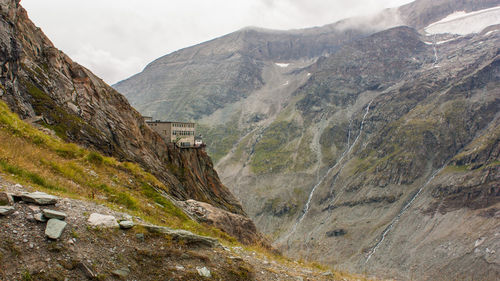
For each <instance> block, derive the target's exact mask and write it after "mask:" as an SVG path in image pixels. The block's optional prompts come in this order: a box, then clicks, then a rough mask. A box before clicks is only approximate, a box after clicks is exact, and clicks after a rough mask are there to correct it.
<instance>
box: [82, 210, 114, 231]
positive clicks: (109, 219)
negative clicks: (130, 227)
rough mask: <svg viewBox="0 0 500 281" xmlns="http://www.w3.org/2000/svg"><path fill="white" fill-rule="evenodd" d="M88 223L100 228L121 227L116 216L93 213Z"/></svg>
mask: <svg viewBox="0 0 500 281" xmlns="http://www.w3.org/2000/svg"><path fill="white" fill-rule="evenodd" d="M87 222H88V223H89V224H90V225H91V226H99V227H105V228H108V227H119V225H118V223H117V222H116V218H115V217H114V216H110V215H103V214H98V213H92V214H90V217H89V219H88V220H87Z"/></svg>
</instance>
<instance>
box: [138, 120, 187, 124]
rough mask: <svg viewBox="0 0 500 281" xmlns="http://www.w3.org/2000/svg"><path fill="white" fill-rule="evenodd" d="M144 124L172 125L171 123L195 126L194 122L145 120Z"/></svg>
mask: <svg viewBox="0 0 500 281" xmlns="http://www.w3.org/2000/svg"><path fill="white" fill-rule="evenodd" d="M146 123H162V124H172V123H179V124H195V122H182V121H161V120H146Z"/></svg>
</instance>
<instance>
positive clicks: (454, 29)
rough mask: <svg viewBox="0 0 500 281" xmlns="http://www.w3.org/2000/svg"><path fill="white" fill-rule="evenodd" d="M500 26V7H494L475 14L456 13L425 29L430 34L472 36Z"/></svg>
mask: <svg viewBox="0 0 500 281" xmlns="http://www.w3.org/2000/svg"><path fill="white" fill-rule="evenodd" d="M494 24H500V7H494V8H489V9H484V10H479V11H475V12H470V13H466V12H464V11H459V12H455V13H453V14H450V15H448V16H447V17H445V18H444V19H441V20H440V21H437V22H435V23H432V24H430V25H428V26H427V27H426V28H424V30H425V32H427V33H429V34H440V33H453V34H460V35H465V34H470V33H478V32H480V31H481V30H483V29H484V28H486V27H488V26H490V25H494Z"/></svg>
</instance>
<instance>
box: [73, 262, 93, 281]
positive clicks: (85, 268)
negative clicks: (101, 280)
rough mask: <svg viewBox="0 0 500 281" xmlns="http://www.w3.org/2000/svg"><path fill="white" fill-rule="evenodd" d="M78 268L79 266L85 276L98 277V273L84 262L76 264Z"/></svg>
mask: <svg viewBox="0 0 500 281" xmlns="http://www.w3.org/2000/svg"><path fill="white" fill-rule="evenodd" d="M76 267H77V268H79V269H80V270H81V271H82V272H83V275H85V277H87V278H89V279H91V280H94V279H96V278H97V274H95V273H94V272H93V271H92V270H91V269H90V268H89V267H88V266H87V265H86V264H84V263H83V262H80V263H78V264H77V265H76Z"/></svg>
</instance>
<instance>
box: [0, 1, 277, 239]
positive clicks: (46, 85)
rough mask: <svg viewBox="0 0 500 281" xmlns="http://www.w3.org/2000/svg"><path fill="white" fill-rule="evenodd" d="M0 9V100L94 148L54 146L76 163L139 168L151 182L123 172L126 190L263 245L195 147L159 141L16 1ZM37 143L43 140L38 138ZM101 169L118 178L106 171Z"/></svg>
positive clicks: (80, 177) (76, 174) (77, 172)
mask: <svg viewBox="0 0 500 281" xmlns="http://www.w3.org/2000/svg"><path fill="white" fill-rule="evenodd" d="M0 9H1V10H0V12H1V15H2V18H1V19H0V61H1V62H2V68H1V70H0V71H1V75H0V83H1V85H0V99H1V100H2V101H3V102H5V103H6V104H7V105H8V107H9V110H11V111H13V112H14V113H16V114H17V115H18V116H19V117H21V118H22V119H24V120H25V121H26V122H31V123H33V122H34V123H36V124H37V126H39V127H40V128H41V129H42V130H45V131H47V132H48V133H49V134H53V135H54V136H57V137H58V138H60V139H61V140H63V141H66V142H71V143H75V144H78V145H80V146H83V147H84V148H85V149H89V150H92V151H93V153H95V155H94V154H89V155H87V156H85V155H82V154H81V153H79V152H75V151H78V150H76V149H74V148H70V149H69V151H66V150H67V149H66V148H63V149H62V150H61V151H59V150H60V149H59V148H57V153H58V154H62V155H66V154H68V155H69V156H68V157H70V158H71V157H74V158H82V159H80V160H82V161H84V160H85V161H87V160H88V159H90V160H88V161H94V160H95V159H97V160H96V161H98V162H99V163H101V162H102V161H105V160H103V157H105V156H107V157H114V159H117V161H120V162H121V163H128V164H124V165H125V166H121V165H118V164H116V165H111V166H113V167H114V166H117V167H118V169H125V170H131V173H134V171H135V173H139V174H140V172H139V171H143V170H144V171H147V173H150V174H151V175H150V176H149V177H153V178H154V179H155V181H154V184H150V183H149V182H148V181H144V180H142V179H139V180H138V181H139V182H138V183H137V182H135V181H134V179H132V178H130V183H129V184H130V188H131V190H130V191H129V192H134V191H137V190H142V192H143V193H147V194H148V196H149V197H153V198H156V199H155V202H156V203H155V204H160V205H162V206H163V205H165V204H164V202H171V201H172V202H173V203H174V204H175V205H176V206H177V207H178V208H184V209H183V211H184V212H185V213H186V214H188V215H189V216H190V218H192V219H196V220H197V221H200V222H203V223H205V224H212V225H214V226H215V227H219V228H220V229H221V230H222V231H224V232H226V233H227V234H228V235H232V236H234V237H236V239H238V240H240V241H241V242H242V243H245V244H249V245H253V244H263V246H264V247H268V244H267V242H266V241H265V240H264V239H263V237H262V235H261V234H260V233H259V232H258V231H257V229H256V227H255V225H254V223H253V222H252V221H251V220H250V219H249V217H248V216H247V215H246V213H245V212H244V211H243V209H242V206H241V203H240V202H239V201H238V200H237V199H236V198H235V197H234V196H233V195H232V193H231V192H230V191H229V190H228V189H227V187H226V186H224V185H223V184H222V183H221V181H220V179H219V176H218V174H217V172H216V171H215V170H214V168H213V164H212V160H211V159H210V157H209V156H208V155H207V154H206V153H205V152H204V151H203V150H200V149H179V148H177V147H175V146H174V145H172V144H167V143H165V142H164V141H163V139H162V138H161V137H160V136H159V135H158V134H157V133H155V132H154V131H153V130H151V129H150V128H149V127H148V126H147V125H146V123H145V122H144V120H143V118H142V116H141V115H140V114H139V112H137V111H136V110H135V109H134V108H132V107H131V106H130V104H129V103H128V101H127V100H126V99H125V98H124V97H123V96H122V95H121V94H120V93H118V92H117V91H116V90H114V89H113V88H111V87H110V86H109V85H107V84H106V83H104V82H103V81H102V80H101V79H100V78H98V77H96V76H95V75H94V74H93V73H92V72H90V71H89V70H88V69H86V68H84V67H82V66H81V65H79V64H77V63H75V62H73V61H72V60H71V58H69V57H68V56H67V55H65V54H64V53H63V52H61V51H60V50H58V49H57V48H55V47H54V45H53V44H52V43H51V42H50V40H49V39H48V38H47V37H46V36H45V35H44V34H43V32H42V31H41V30H40V28H37V27H36V26H35V25H34V24H33V23H32V22H31V21H30V19H29V18H28V16H27V13H26V11H25V10H24V9H23V8H22V7H21V6H20V4H19V1H13V0H2V1H0ZM14 122H15V121H14ZM16 130H17V129H16ZM16 130H14V132H16ZM36 138H37V139H38V138H40V137H39V136H36ZM40 144H42V145H43V144H44V140H43V139H41V140H40ZM4 157H5V158H4ZM89 157H90V158H89ZM87 158H88V159H87ZM94 158H95V159H94ZM35 159H37V157H33V161H35ZM86 159H87V160H86ZM93 159H94V160H93ZM0 160H2V161H3V160H5V161H7V162H6V163H8V162H9V161H10V160H9V157H7V156H5V155H0ZM39 161H40V162H39V163H38V162H37V163H38V164H37V165H39V167H43V168H44V169H46V170H48V171H53V170H54V169H55V171H56V172H58V173H62V174H65V175H66V176H68V177H70V181H69V182H70V184H78V183H80V182H82V181H83V182H85V183H87V181H88V180H89V179H88V177H87V175H84V173H83V171H82V170H81V169H80V168H78V167H76V168H74V167H73V166H71V165H70V166H69V168H67V169H64V168H61V167H60V165H59V164H51V162H47V161H44V160H43V159H42V160H39ZM110 161H111V160H110ZM113 161H114V160H113ZM113 161H112V163H114V162H113ZM108 164H109V163H108ZM54 165H55V166H54ZM114 168H116V167H114ZM107 173H108V174H109V175H108V177H110V178H111V177H113V179H115V180H117V181H118V179H116V177H117V175H116V173H115V175H113V173H114V172H113V170H109V171H108V172H107ZM28 174H29V173H28ZM75 178H77V180H75ZM35 183H36V182H35ZM42 183H43V180H42ZM115 183H116V182H113V183H112V184H115ZM106 184H108V185H109V183H106ZM106 184H105V185H104V187H106ZM91 186H93V188H94V189H95V190H94V191H91V192H90V193H89V196H91V197H92V198H93V197H94V193H98V194H100V193H102V192H103V191H104V193H105V194H104V195H102V194H101V195H102V196H104V197H106V198H108V199H109V200H111V201H112V202H114V201H120V200H122V201H123V200H124V201H126V202H129V203H130V204H132V203H134V204H136V203H135V201H134V200H133V199H130V200H129V199H128V197H127V192H124V191H120V193H119V194H110V190H109V188H107V187H106V188H104V187H103V185H102V184H97V183H95V184H93V185H91ZM96 190H100V191H96ZM81 192H82V193H86V192H87V191H84V190H82V191H81ZM111 193H112V192H111ZM101 195H99V196H101ZM193 202H194V203H193ZM204 203H206V204H205V205H203V206H204V207H203V208H199V210H201V211H200V212H201V213H200V212H198V213H195V214H191V209H192V208H193V207H192V206H191V205H192V204H204ZM148 204H149V203H148ZM169 204H171V203H169Z"/></svg>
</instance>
